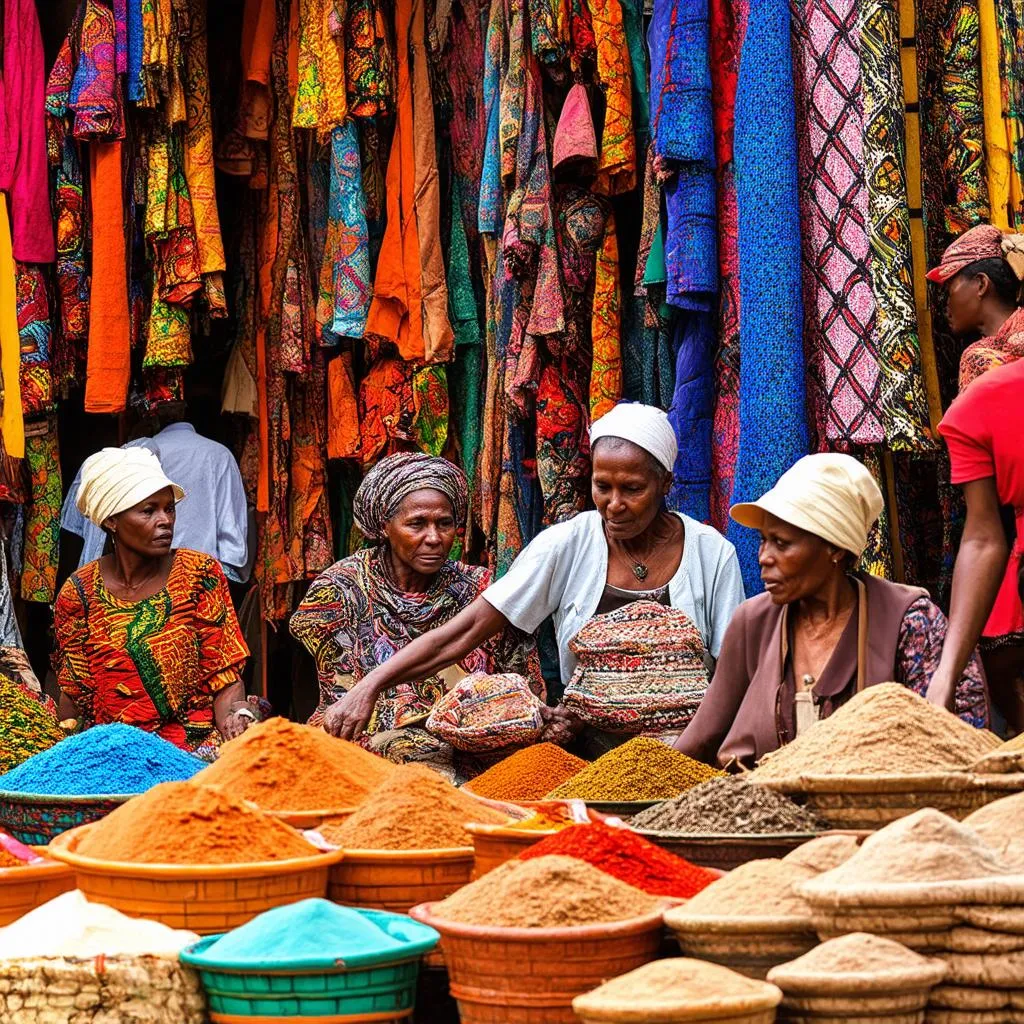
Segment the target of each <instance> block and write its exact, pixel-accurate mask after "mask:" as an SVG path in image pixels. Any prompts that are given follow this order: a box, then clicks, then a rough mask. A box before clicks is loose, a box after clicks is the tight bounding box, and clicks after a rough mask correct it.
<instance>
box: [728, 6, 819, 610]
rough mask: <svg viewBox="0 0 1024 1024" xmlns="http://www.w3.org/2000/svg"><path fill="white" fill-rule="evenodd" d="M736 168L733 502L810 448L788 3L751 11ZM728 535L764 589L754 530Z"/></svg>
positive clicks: (732, 530)
mask: <svg viewBox="0 0 1024 1024" xmlns="http://www.w3.org/2000/svg"><path fill="white" fill-rule="evenodd" d="M735 167H736V199H737V206H738V213H739V233H738V242H739V263H740V399H739V420H740V438H739V453H738V456H737V461H736V480H735V484H734V487H733V495H732V500H733V502H739V501H753V500H755V499H757V498H759V497H760V496H761V495H762V494H763V493H764V492H765V491H767V490H768V489H769V488H770V487H772V486H773V485H774V484H775V482H776V480H778V478H779V477H780V476H781V475H782V474H783V473H784V472H785V471H786V470H787V469H788V468H789V467H790V466H791V465H792V464H793V463H794V462H795V461H796V460H797V459H798V458H800V457H801V456H803V455H806V454H807V449H808V436H807V419H806V413H805V392H804V350H803V338H802V324H803V303H802V300H801V292H800V219H799V218H800V206H799V194H798V190H797V146H796V125H795V107H794V99H793V67H792V56H791V52H790V11H789V5H788V3H787V0H758V2H757V3H753V4H751V5H750V20H749V22H748V25H747V32H746V37H745V40H744V44H743V50H742V53H741V55H740V67H739V80H738V83H737V91H736V137H735ZM728 536H729V539H730V540H731V541H732V542H733V543H734V544H735V545H736V550H737V552H738V554H739V557H740V566H741V568H742V571H743V582H744V586H745V587H746V591H747V593H748V594H751V595H753V594H757V593H760V592H761V590H762V589H763V588H762V584H761V574H760V570H759V568H758V564H757V548H758V535H757V532H756V531H755V530H750V529H747V528H745V527H742V526H739V525H738V524H736V523H733V522H730V524H729V531H728Z"/></svg>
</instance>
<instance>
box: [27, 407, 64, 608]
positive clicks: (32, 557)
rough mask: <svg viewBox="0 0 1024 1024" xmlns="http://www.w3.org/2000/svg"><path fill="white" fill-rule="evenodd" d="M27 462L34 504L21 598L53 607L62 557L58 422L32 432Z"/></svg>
mask: <svg viewBox="0 0 1024 1024" xmlns="http://www.w3.org/2000/svg"><path fill="white" fill-rule="evenodd" d="M25 461H26V462H27V463H28V471H29V475H30V477H31V481H32V482H31V491H32V493H31V499H30V501H31V504H30V505H29V508H28V514H27V518H26V521H25V548H24V552H23V554H22V558H23V561H24V564H23V567H22V570H21V597H22V600H24V601H36V602H38V603H40V604H52V603H53V599H54V597H55V596H56V592H57V563H58V560H59V556H60V503H61V476H60V448H59V445H58V440H57V424H56V422H55V421H53V422H50V423H49V424H47V425H46V427H45V429H44V430H42V431H40V430H39V429H35V430H31V431H29V434H28V437H26V439H25Z"/></svg>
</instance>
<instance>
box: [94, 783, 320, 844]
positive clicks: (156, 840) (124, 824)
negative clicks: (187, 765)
mask: <svg viewBox="0 0 1024 1024" xmlns="http://www.w3.org/2000/svg"><path fill="white" fill-rule="evenodd" d="M75 852H76V853H80V854H82V856H83V857H96V858H98V859H101V860H112V861H121V862H125V863H130V864H245V863H255V862H260V861H268V860H290V859H292V858H295V857H312V856H313V855H315V854H316V853H317V849H316V847H315V846H313V845H312V844H311V843H307V842H306V840H305V839H303V838H302V836H301V835H299V833H298V832H296V831H295V829H293V828H291V827H290V826H288V825H285V824H284V822H282V821H279V820H278V819H277V818H272V817H271V816H270V815H269V814H264V813H263V812H262V811H260V810H258V809H257V808H255V807H252V806H251V805H250V804H247V803H244V802H243V801H241V800H239V799H237V798H236V797H234V796H229V795H228V794H227V793H226V792H224V791H223V790H219V789H212V788H210V787H209V786H200V785H197V784H196V783H195V782H164V783H162V784H161V785H159V786H154V787H153V788H152V789H151V790H149V791H148V792H147V793H143V794H142V796H137V797H134V798H133V799H131V800H129V801H128V802H127V803H125V804H122V805H121V806H120V807H118V808H117V810H116V811H113V812H112V813H111V814H108V815H107V816H106V817H105V818H102V819H101V820H100V821H97V822H95V823H94V824H92V825H90V826H89V829H88V831H87V832H86V833H85V835H83V836H82V838H81V839H80V840H79V842H78V846H77V847H76V850H75Z"/></svg>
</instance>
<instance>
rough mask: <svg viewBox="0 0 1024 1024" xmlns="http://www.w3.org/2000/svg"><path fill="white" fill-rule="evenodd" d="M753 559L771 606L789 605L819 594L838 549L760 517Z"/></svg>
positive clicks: (775, 520) (772, 518)
mask: <svg viewBox="0 0 1024 1024" xmlns="http://www.w3.org/2000/svg"><path fill="white" fill-rule="evenodd" d="M760 532H761V546H760V547H759V548H758V551H757V559H758V562H759V563H760V565H761V579H762V580H763V581H764V588H765V590H767V591H768V593H769V594H771V597H772V604H776V605H782V604H792V603H793V602H794V601H799V600H801V599H802V598H805V597H812V596H814V595H815V594H817V593H819V592H820V591H821V590H822V589H823V588H824V586H825V584H826V583H827V581H828V580H829V579H831V577H832V576H833V574H834V573H835V572H836V564H835V562H834V561H833V559H835V558H836V557H838V554H839V552H838V550H837V549H836V548H835V547H833V546H832V545H831V544H829V543H828V542H827V541H824V540H822V539H821V538H820V537H816V536H815V535H814V534H813V533H808V532H807V531H806V530H801V529H800V528H799V527H798V526H792V525H791V524H789V523H787V522H784V521H783V520H781V519H778V518H776V517H775V516H773V515H772V514H771V513H769V512H766V513H765V514H764V522H763V523H762V524H761V531H760Z"/></svg>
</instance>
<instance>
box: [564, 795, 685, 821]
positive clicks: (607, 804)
mask: <svg viewBox="0 0 1024 1024" xmlns="http://www.w3.org/2000/svg"><path fill="white" fill-rule="evenodd" d="M665 799H666V798H662V799H661V800H584V801H583V802H584V803H585V804H586V805H587V807H588V808H589V809H590V810H591V811H597V813H598V814H602V815H609V816H613V817H616V818H632V817H633V815H634V814H639V813H640V812H641V811H646V810H647V808H648V807H654V805H655V804H663V803H664V802H665Z"/></svg>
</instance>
